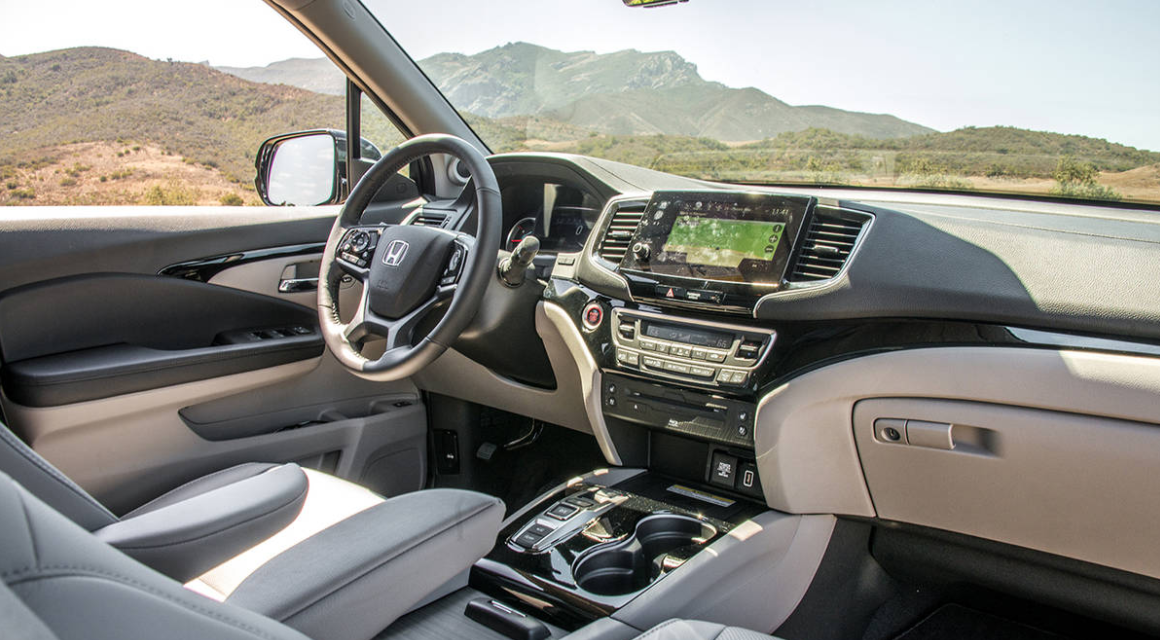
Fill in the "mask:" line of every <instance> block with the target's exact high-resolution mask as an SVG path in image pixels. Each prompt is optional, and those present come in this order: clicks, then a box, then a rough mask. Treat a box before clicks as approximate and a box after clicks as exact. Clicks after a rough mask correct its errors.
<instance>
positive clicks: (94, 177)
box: [0, 142, 260, 205]
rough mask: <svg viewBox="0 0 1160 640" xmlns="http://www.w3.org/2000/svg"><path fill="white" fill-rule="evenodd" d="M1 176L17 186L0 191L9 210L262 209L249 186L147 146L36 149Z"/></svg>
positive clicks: (0, 199)
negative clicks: (57, 207)
mask: <svg viewBox="0 0 1160 640" xmlns="http://www.w3.org/2000/svg"><path fill="white" fill-rule="evenodd" d="M21 164H23V165H24V166H21ZM2 171H3V172H4V183H5V184H4V186H5V187H9V185H15V186H14V187H11V188H3V189H0V204H6V205H124V204H140V205H181V204H186V205H220V204H229V205H256V204H260V202H259V200H258V196H257V194H255V193H254V191H253V189H252V188H248V185H244V184H238V183H236V182H234V181H232V180H230V179H229V178H227V177H226V176H225V175H223V174H222V172H221V171H220V170H218V169H215V168H212V167H208V166H205V165H202V164H197V163H191V162H186V161H185V159H184V158H182V157H180V156H176V155H167V154H166V153H165V152H164V151H162V150H161V149H159V148H157V147H155V146H152V145H148V144H136V143H132V144H125V143H117V142H82V143H77V144H68V145H61V146H58V147H51V148H47V149H38V150H36V151H34V152H31V153H29V154H27V157H26V159H23V160H18V161H16V162H13V163H11V164H9V165H7V166H5V167H4V168H3V169H2ZM29 194H31V197H30V196H29Z"/></svg>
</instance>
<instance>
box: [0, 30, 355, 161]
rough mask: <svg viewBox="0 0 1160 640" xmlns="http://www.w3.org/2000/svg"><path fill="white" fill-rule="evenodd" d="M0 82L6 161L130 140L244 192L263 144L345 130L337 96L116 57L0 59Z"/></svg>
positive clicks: (85, 51)
mask: <svg viewBox="0 0 1160 640" xmlns="http://www.w3.org/2000/svg"><path fill="white" fill-rule="evenodd" d="M0 78H7V79H10V80H9V81H8V82H6V83H5V84H4V85H3V87H4V88H3V91H2V92H0V113H4V114H5V117H4V123H3V128H4V136H3V137H2V138H0V158H3V157H7V158H9V159H10V160H11V159H14V158H18V157H19V156H21V155H22V154H27V153H28V152H30V151H32V150H37V149H46V148H50V147H55V146H57V145H64V144H71V143H79V142H96V141H108V142H116V141H122V142H124V143H128V142H130V141H132V142H135V143H138V144H140V143H148V144H152V145H154V146H156V147H158V148H159V149H161V150H162V151H163V152H165V153H169V154H173V155H178V156H181V157H182V158H184V159H185V161H186V162H190V163H196V164H201V165H205V166H208V167H211V168H217V169H219V170H220V171H221V172H222V173H223V174H224V175H225V176H226V177H227V179H229V180H232V181H234V182H238V183H248V182H250V181H252V180H253V174H254V168H253V161H254V153H255V152H256V151H257V149H258V145H260V144H261V142H262V140H264V139H265V138H267V137H269V136H271V135H273V134H275V133H280V132H284V131H293V130H295V129H308V128H315V127H320V126H321V127H336V128H341V127H342V126H343V125H344V122H345V119H344V116H343V99H342V98H339V97H337V96H326V95H320V94H317V93H313V92H311V91H306V90H303V89H299V88H296V87H289V86H285V85H268V84H258V83H254V82H248V81H246V80H242V79H241V78H237V77H235V76H231V75H229V74H226V73H223V72H221V71H217V70H215V69H211V68H209V67H206V66H203V65H198V64H189V63H182V62H172V63H171V62H163V61H157V60H150V59H148V58H145V57H142V56H139V55H136V54H133V53H129V52H127V51H118V50H115V49H103V48H95V47H89V48H78V49H65V50H61V51H51V52H48V53H40V54H32V55H27V56H18V57H11V58H3V59H0ZM25 160H26V158H25Z"/></svg>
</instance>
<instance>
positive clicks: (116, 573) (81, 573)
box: [0, 473, 775, 640]
mask: <svg viewBox="0 0 1160 640" xmlns="http://www.w3.org/2000/svg"><path fill="white" fill-rule="evenodd" d="M432 493H438V492H432ZM448 493H449V494H467V493H469V492H462V491H459V492H456V491H451V492H448ZM411 495H414V494H411ZM374 513H375V510H374V509H371V510H368V511H367V512H366V515H374ZM360 517H362V516H356V517H355V518H350V519H348V520H347V522H351V521H354V520H356V519H358V518H360ZM378 524H383V523H378ZM453 537H454V536H453ZM311 551H312V553H313V552H316V551H319V549H313V550H311ZM331 551H340V550H337V549H331ZM266 586H272V585H263V587H266ZM275 589H277V587H275ZM263 590H264V589H263ZM365 595H366V594H364V596H365ZM336 604H337V605H338V606H337V608H338V609H339V610H340V611H342V612H343V614H344V617H345V618H352V617H357V615H358V613H359V610H358V609H357V608H354V609H351V608H347V607H345V606H343V605H344V604H346V603H336ZM383 604H389V603H386V602H384V603H383ZM347 624H349V622H348V623H347ZM340 625H341V623H340ZM363 626H365V625H363ZM0 629H4V632H5V637H15V638H26V639H28V640H74V639H75V640H80V639H84V640H114V639H116V640H121V639H124V638H152V637H158V636H164V637H165V638H168V639H172V640H307V638H308V636H307V635H303V634H302V633H301V632H300V631H298V630H295V629H292V628H290V627H289V626H287V625H285V624H282V623H281V622H279V621H277V620H273V619H270V618H269V617H267V616H264V615H260V614H258V613H255V612H254V611H251V610H248V609H247V608H244V607H239V606H236V605H234V604H232V603H231V602H229V601H227V602H216V601H214V600H210V599H208V598H205V597H204V596H201V595H199V594H196V593H193V592H192V591H189V590H188V589H184V588H182V586H181V585H180V584H178V583H177V582H176V581H174V580H172V579H171V578H168V577H166V576H164V575H161V574H160V573H157V572H156V571H154V570H152V569H150V568H148V567H146V566H144V565H142V564H140V563H139V562H136V561H134V560H133V559H132V558H129V557H128V556H126V555H124V554H122V553H121V552H120V551H118V550H116V549H114V548H113V547H111V546H109V545H107V544H105V543H103V542H101V541H100V540H99V539H97V537H96V536H94V535H92V534H91V533H89V532H87V531H85V530H84V529H82V528H81V527H80V526H78V525H77V524H76V523H75V522H73V521H72V520H70V519H68V518H66V517H64V516H63V515H61V514H60V513H58V512H56V511H54V510H53V509H52V508H50V507H49V506H48V505H46V504H44V502H42V501H41V500H40V499H39V498H37V497H36V496H34V495H32V494H31V493H29V492H28V491H27V490H25V489H24V488H23V487H21V486H20V485H19V484H17V483H16V482H13V481H12V479H11V478H9V477H8V476H7V475H5V474H3V473H0ZM577 634H578V637H579V636H585V637H588V636H586V635H585V634H584V632H583V630H582V631H580V632H577ZM309 637H313V638H315V639H316V640H322V639H323V638H343V637H347V634H345V633H344V630H343V629H342V628H340V627H336V626H328V627H327V628H325V629H321V630H319V631H318V632H317V633H315V634H313V635H312V636H309ZM366 637H370V636H366ZM771 638H772V637H771V636H768V635H765V634H761V633H758V632H755V631H749V630H747V629H741V628H738V627H728V626H725V625H722V624H717V623H712V622H702V621H697V620H679V619H674V620H668V621H666V622H663V623H661V624H659V625H657V626H655V627H653V628H652V629H649V630H648V631H645V632H644V633H643V634H641V635H639V636H637V640H771ZM774 640H775V639H774Z"/></svg>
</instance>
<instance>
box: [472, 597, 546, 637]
mask: <svg viewBox="0 0 1160 640" xmlns="http://www.w3.org/2000/svg"><path fill="white" fill-rule="evenodd" d="M463 614H464V615H465V616H467V617H468V618H470V619H472V620H474V621H476V622H478V623H479V624H482V625H483V626H485V627H487V628H488V629H491V630H492V631H496V632H498V633H502V634H503V635H504V636H506V637H508V638H511V639H512V640H543V639H544V638H547V637H548V636H550V635H552V634H551V632H550V631H548V627H547V626H545V625H544V623H543V622H540V621H539V620H536V619H535V618H531V617H529V616H526V615H524V614H522V613H520V612H519V611H516V610H515V609H512V608H511V607H508V606H506V605H504V604H502V603H499V602H496V601H495V600H492V599H491V598H476V599H474V600H472V601H471V602H468V603H467V609H466V610H464V612H463Z"/></svg>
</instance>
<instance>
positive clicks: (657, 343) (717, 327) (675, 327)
mask: <svg viewBox="0 0 1160 640" xmlns="http://www.w3.org/2000/svg"><path fill="white" fill-rule="evenodd" d="M612 316H613V317H612V340H613V344H614V347H615V349H616V364H617V367H619V368H621V369H625V370H629V371H636V372H640V373H644V374H648V375H651V376H654V377H657V378H662V379H671V380H680V381H686V382H695V383H698V384H701V385H707V386H715V387H724V388H728V387H743V386H745V385H747V384H748V383H749V381H750V379H751V377H752V375H753V373H754V371H755V370H756V369H757V367H758V366H759V365H760V364H761V363H762V362H763V361H764V359H765V356H766V354H768V353H769V350H770V348H771V347H772V346H773V342H774V340H775V339H776V338H777V333H776V332H775V331H772V330H768V329H757V328H753V327H746V326H742V325H732V324H725V323H717V322H706V321H700V320H688V319H683V318H682V319H676V318H672V317H670V316H665V315H661V314H655V313H650V312H645V311H629V310H625V309H614V310H613V312H612Z"/></svg>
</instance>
